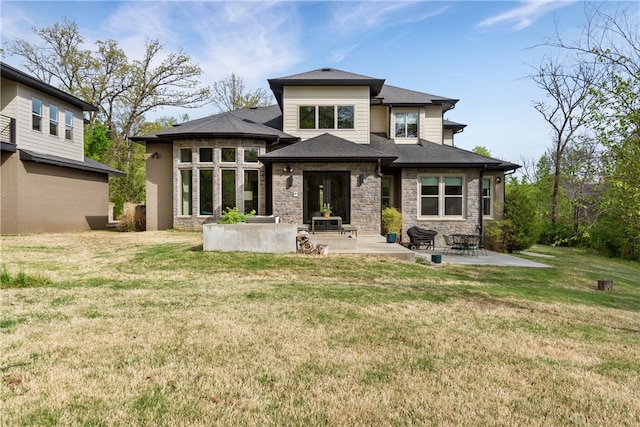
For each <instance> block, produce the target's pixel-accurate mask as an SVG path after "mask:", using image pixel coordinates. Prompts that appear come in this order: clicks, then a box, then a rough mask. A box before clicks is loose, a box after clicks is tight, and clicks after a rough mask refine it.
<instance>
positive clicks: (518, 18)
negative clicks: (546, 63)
mask: <svg viewBox="0 0 640 427" xmlns="http://www.w3.org/2000/svg"><path fill="white" fill-rule="evenodd" d="M571 3H572V1H558V0H529V1H526V2H524V3H523V4H521V5H520V6H518V7H516V8H513V9H510V10H507V11H506V12H503V13H501V14H499V15H495V16H492V17H490V18H486V19H484V20H483V21H481V22H480V23H478V27H479V28H482V29H488V28H491V27H495V26H498V25H508V26H510V27H511V28H512V29H513V30H515V31H519V30H522V29H524V28H527V27H528V26H530V25H531V24H533V23H534V22H535V21H537V20H538V19H540V18H541V17H543V16H544V15H546V14H547V13H549V12H552V11H554V10H556V9H560V8H563V7H565V6H568V5H570V4H571Z"/></svg>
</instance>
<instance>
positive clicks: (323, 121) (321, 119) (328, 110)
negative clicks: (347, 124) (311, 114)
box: [318, 105, 335, 129]
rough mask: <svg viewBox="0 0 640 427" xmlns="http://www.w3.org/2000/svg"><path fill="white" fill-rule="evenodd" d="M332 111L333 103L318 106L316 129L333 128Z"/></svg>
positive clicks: (333, 110)
mask: <svg viewBox="0 0 640 427" xmlns="http://www.w3.org/2000/svg"><path fill="white" fill-rule="evenodd" d="M334 113H335V107H334V106H333V105H332V106H326V105H323V106H320V107H318V129H334V127H335V122H334Z"/></svg>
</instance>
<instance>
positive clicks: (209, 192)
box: [200, 169, 213, 215]
mask: <svg viewBox="0 0 640 427" xmlns="http://www.w3.org/2000/svg"><path fill="white" fill-rule="evenodd" d="M200 215H213V171H212V170H211V169H200Z"/></svg>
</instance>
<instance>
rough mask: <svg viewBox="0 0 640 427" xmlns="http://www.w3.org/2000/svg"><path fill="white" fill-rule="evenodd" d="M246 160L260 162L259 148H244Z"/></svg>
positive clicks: (247, 161) (246, 161)
mask: <svg viewBox="0 0 640 427" xmlns="http://www.w3.org/2000/svg"><path fill="white" fill-rule="evenodd" d="M244 161H245V163H258V149H257V148H245V149H244Z"/></svg>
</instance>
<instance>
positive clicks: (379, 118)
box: [371, 105, 389, 135]
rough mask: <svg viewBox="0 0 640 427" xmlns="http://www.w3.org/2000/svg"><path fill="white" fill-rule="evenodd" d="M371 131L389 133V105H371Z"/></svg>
mask: <svg viewBox="0 0 640 427" xmlns="http://www.w3.org/2000/svg"><path fill="white" fill-rule="evenodd" d="M371 132H372V133H384V134H386V135H389V107H385V106H382V105H376V106H373V107H371Z"/></svg>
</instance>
